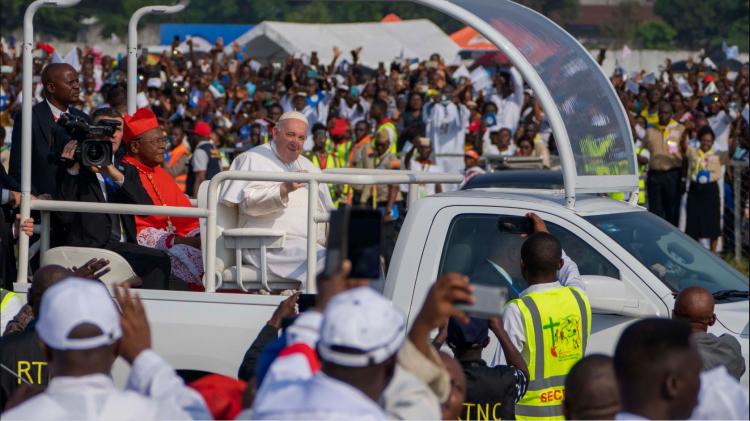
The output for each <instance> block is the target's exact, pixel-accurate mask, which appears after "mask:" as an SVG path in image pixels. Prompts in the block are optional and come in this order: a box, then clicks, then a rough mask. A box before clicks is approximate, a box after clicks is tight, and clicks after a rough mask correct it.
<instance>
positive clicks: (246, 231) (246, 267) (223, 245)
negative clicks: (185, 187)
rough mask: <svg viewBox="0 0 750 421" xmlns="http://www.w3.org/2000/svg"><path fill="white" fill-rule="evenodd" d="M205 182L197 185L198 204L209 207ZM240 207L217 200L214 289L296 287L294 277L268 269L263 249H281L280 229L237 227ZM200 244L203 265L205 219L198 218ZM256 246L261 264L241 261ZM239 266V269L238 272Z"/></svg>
mask: <svg viewBox="0 0 750 421" xmlns="http://www.w3.org/2000/svg"><path fill="white" fill-rule="evenodd" d="M208 184H209V181H204V182H203V183H201V185H200V187H199V188H198V206H200V207H208ZM238 212H239V209H238V208H236V207H230V206H226V205H223V204H222V203H221V202H219V205H218V206H217V215H216V235H217V238H216V273H215V274H214V276H216V277H217V278H218V280H217V283H216V288H217V289H231V288H239V289H241V290H242V291H250V290H259V289H265V290H267V291H271V290H272V289H274V290H285V289H299V288H300V285H301V284H300V282H299V281H297V280H295V279H283V278H279V277H277V276H275V275H273V274H272V273H269V272H268V268H267V266H266V260H265V257H266V256H265V252H266V250H267V249H269V248H282V247H284V241H285V238H286V234H285V233H284V232H283V231H280V230H273V229H264V228H242V227H238V226H237V222H238V220H239V218H238V217H239V215H238ZM201 238H203V241H202V242H201V247H202V251H203V260H204V261H203V264H204V267H205V264H206V261H205V259H206V244H207V243H208V236H207V233H206V220H205V219H201ZM245 249H259V250H260V256H261V262H260V263H261V267H260V268H258V267H255V266H253V265H251V264H248V263H245V262H243V261H242V251H243V250H245ZM238 268H239V269H240V270H239V271H238Z"/></svg>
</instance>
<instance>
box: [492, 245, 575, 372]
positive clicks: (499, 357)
mask: <svg viewBox="0 0 750 421" xmlns="http://www.w3.org/2000/svg"><path fill="white" fill-rule="evenodd" d="M562 259H563V267H562V268H561V269H560V272H559V273H558V275H557V281H555V282H550V283H547V284H538V285H531V286H529V287H528V288H526V289H525V290H523V291H521V293H520V294H519V297H524V296H526V295H528V294H531V293H533V292H542V291H548V290H551V289H555V288H562V287H564V286H567V287H576V288H578V289H580V290H581V291H584V292H585V291H586V289H585V286H584V284H583V280H582V279H581V274H580V273H579V272H578V265H576V263H575V262H574V261H573V260H572V259H571V258H570V257H568V255H567V254H565V251H563V253H562ZM503 327H504V328H505V331H506V332H508V336H509V337H510V341H511V342H512V343H513V346H515V347H516V349H517V350H518V352H522V351H523V347H524V345H525V343H526V327H525V324H524V322H523V317H522V316H521V310H520V309H519V308H518V305H516V303H509V304H508V305H507V306H506V307H505V311H504V312H503ZM500 364H505V355H503V350H502V348H501V347H500V345H499V344H498V346H497V348H496V349H495V355H494V357H493V358H492V364H491V365H492V366H496V365H500Z"/></svg>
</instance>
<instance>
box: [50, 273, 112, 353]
mask: <svg viewBox="0 0 750 421" xmlns="http://www.w3.org/2000/svg"><path fill="white" fill-rule="evenodd" d="M83 323H90V324H93V325H95V326H96V327H98V328H99V329H100V330H101V331H102V334H101V335H98V336H95V337H91V338H84V339H71V338H69V337H68V335H70V332H71V331H72V330H73V329H74V328H76V327H77V326H79V325H81V324H83ZM36 331H37V333H38V334H39V338H41V340H42V341H43V342H44V343H45V344H47V346H49V347H51V348H54V349H57V350H67V349H92V348H97V347H100V346H104V345H111V344H113V343H114V342H115V341H117V340H118V339H120V337H121V336H122V329H121V328H120V313H119V312H118V311H117V307H116V306H115V303H114V301H113V300H112V297H111V296H110V295H109V291H107V288H106V287H105V286H104V284H102V283H101V282H99V281H92V280H88V279H81V278H68V279H66V280H64V281H62V282H58V283H56V284H55V285H53V286H51V287H50V288H49V289H48V290H47V291H46V292H45V293H44V295H42V305H41V308H40V309H39V320H38V321H37V323H36Z"/></svg>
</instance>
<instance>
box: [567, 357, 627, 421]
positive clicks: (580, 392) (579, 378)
mask: <svg viewBox="0 0 750 421" xmlns="http://www.w3.org/2000/svg"><path fill="white" fill-rule="evenodd" d="M563 410H564V411H565V418H566V419H569V420H586V419H589V420H606V419H614V416H615V414H617V412H618V411H619V410H620V394H619V391H618V388H617V379H616V378H615V369H614V365H613V364H612V357H608V356H606V355H601V354H595V355H589V356H587V357H585V358H583V359H582V360H580V361H578V363H576V365H575V366H573V368H572V369H571V370H570V373H568V376H567V377H566V378H565V400H564V401H563Z"/></svg>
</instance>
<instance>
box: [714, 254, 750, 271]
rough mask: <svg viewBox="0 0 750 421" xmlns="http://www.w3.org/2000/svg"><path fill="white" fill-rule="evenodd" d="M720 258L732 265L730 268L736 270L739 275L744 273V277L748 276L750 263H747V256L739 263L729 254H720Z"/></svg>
mask: <svg viewBox="0 0 750 421" xmlns="http://www.w3.org/2000/svg"><path fill="white" fill-rule="evenodd" d="M721 258H722V259H724V261H725V262H727V263H729V264H730V265H732V267H733V268H735V269H737V270H738V271H739V272H740V273H744V274H745V276H750V262H749V261H748V258H747V256H742V259H741V260H740V261H739V262H737V261H736V260H734V255H733V254H731V253H722V255H721Z"/></svg>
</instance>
